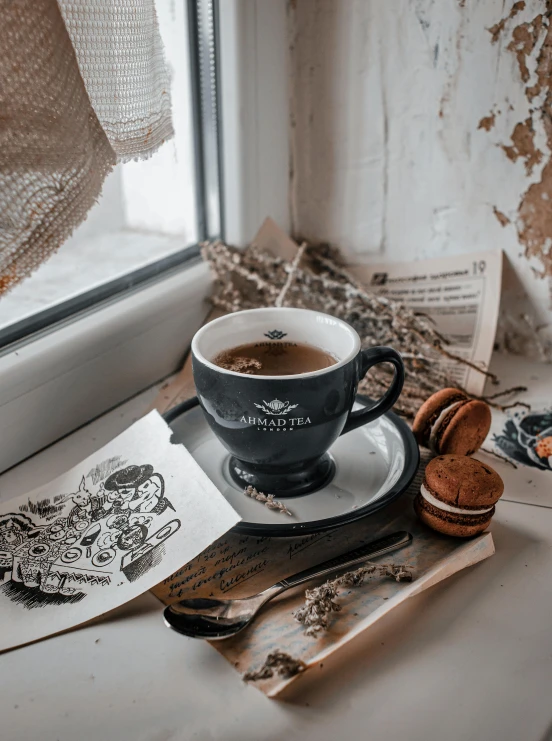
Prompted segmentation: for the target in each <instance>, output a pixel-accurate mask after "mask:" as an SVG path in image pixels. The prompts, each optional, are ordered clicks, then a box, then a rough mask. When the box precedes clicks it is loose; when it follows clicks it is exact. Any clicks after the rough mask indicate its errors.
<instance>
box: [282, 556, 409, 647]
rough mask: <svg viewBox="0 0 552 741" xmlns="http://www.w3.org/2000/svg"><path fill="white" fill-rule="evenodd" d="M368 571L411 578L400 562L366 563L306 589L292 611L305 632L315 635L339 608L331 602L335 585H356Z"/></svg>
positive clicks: (335, 591)
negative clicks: (302, 603)
mask: <svg viewBox="0 0 552 741" xmlns="http://www.w3.org/2000/svg"><path fill="white" fill-rule="evenodd" d="M372 574H378V575H380V576H389V577H391V578H392V579H395V581H412V572H411V571H410V570H409V569H408V568H407V567H406V566H404V564H398V565H397V564H385V563H384V564H378V563H368V564H366V565H365V566H361V567H360V568H359V569H356V570H355V571H348V572H347V573H346V574H342V575H341V576H338V577H337V578H335V579H330V580H329V581H327V582H325V583H324V584H322V585H321V586H319V587H315V588H314V589H307V590H306V591H305V604H304V605H303V607H300V608H299V609H298V610H297V611H296V612H295V613H294V616H295V619H296V620H297V621H298V622H299V623H301V624H302V625H304V626H305V635H308V636H316V635H317V634H318V633H320V632H321V631H323V630H327V629H328V627H329V624H330V614H331V613H332V612H339V611H340V610H341V605H340V604H339V603H338V602H335V599H336V597H337V596H338V595H339V587H359V586H361V584H363V583H364V580H365V579H366V577H367V576H371V575H372Z"/></svg>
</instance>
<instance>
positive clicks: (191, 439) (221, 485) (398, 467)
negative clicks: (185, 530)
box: [165, 396, 420, 537]
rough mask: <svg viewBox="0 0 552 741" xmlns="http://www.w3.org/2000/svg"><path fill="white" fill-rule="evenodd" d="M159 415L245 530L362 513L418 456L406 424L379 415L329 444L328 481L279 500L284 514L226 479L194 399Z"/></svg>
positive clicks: (305, 529)
mask: <svg viewBox="0 0 552 741" xmlns="http://www.w3.org/2000/svg"><path fill="white" fill-rule="evenodd" d="M368 401H369V400H367V402H368ZM369 403H371V402H369ZM365 405H366V403H365V402H364V399H363V398H362V397H360V396H359V397H357V403H356V404H355V409H361V408H362V406H365ZM165 419H166V420H167V421H168V422H169V424H170V426H171V428H172V429H173V430H174V435H173V438H172V441H173V442H175V443H183V444H184V445H185V446H186V448H187V449H188V450H189V451H190V453H191V454H192V455H193V457H194V458H195V460H196V461H197V462H198V463H199V465H200V466H201V467H202V468H203V470H204V471H205V473H206V474H207V475H208V476H209V478H210V479H211V480H212V481H213V483H214V484H215V486H217V488H218V489H219V490H220V491H221V492H222V494H223V495H224V496H225V497H226V499H227V500H228V501H229V502H230V504H231V505H232V507H233V508H234V509H235V510H236V511H237V512H238V514H240V515H241V517H242V521H241V522H240V523H239V524H238V525H237V526H236V527H235V528H234V529H235V530H236V531H238V532H242V533H247V534H249V535H266V536H271V537H274V536H295V535H300V534H303V533H311V532H318V531H320V530H328V529H330V528H334V527H338V526H340V525H344V524H345V523H348V522H352V521H354V520H358V519H360V518H362V517H366V516H368V515H370V514H372V513H373V512H376V511H377V510H378V509H381V507H384V506H385V505H387V504H389V503H390V502H392V501H394V500H395V499H396V498H397V497H398V496H400V495H401V494H402V492H404V490H405V489H406V488H407V487H408V485H409V484H410V482H411V481H412V479H413V477H414V474H415V473H416V470H417V468H418V465H419V461H420V455H419V451H418V445H417V444H416V441H415V440H414V436H413V435H412V432H411V431H410V429H409V427H408V426H407V425H406V424H405V422H404V421H403V420H402V419H400V417H398V416H397V415H395V414H392V413H388V414H384V415H383V416H382V417H379V419H377V420H375V421H374V422H371V423H370V424H367V425H364V426H363V427H359V428H358V429H356V430H353V431H351V432H348V433H347V434H346V435H343V436H342V437H340V438H338V440H336V442H335V443H334V445H333V446H332V447H331V448H330V454H331V455H332V457H333V459H334V461H335V465H336V472H335V476H334V478H333V480H332V481H331V482H330V483H329V484H328V485H327V486H325V487H324V488H323V489H320V490H319V491H315V492H312V493H311V494H303V495H302V496H297V497H286V498H285V499H283V500H282V501H283V502H284V503H285V505H286V507H287V508H288V509H289V510H290V511H291V512H292V513H293V516H292V517H290V516H289V515H286V514H282V513H280V512H277V511H272V510H269V509H268V508H267V507H265V506H264V505H263V504H262V503H261V502H258V501H256V500H254V499H250V498H249V497H247V496H245V494H244V493H243V489H240V488H238V486H237V485H236V484H235V483H234V482H233V481H232V479H231V477H230V473H229V470H228V460H229V457H230V456H229V453H228V452H227V450H226V449H225V448H224V447H223V445H222V443H220V442H219V441H218V439H217V438H216V437H215V435H214V434H213V432H212V431H211V428H210V427H209V425H208V424H207V422H206V420H205V417H204V416H203V412H202V410H201V408H200V407H199V405H198V402H197V399H190V400H189V401H187V402H184V403H183V404H180V405H179V406H178V407H175V409H172V410H170V412H168V413H167V414H166V415H165ZM276 499H278V495H277V494H276Z"/></svg>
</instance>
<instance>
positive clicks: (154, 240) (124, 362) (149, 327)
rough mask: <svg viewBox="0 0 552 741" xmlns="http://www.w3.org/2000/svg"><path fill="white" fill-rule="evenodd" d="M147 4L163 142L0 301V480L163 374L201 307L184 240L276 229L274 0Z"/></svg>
mask: <svg viewBox="0 0 552 741" xmlns="http://www.w3.org/2000/svg"><path fill="white" fill-rule="evenodd" d="M157 7H158V15H159V21H160V28H161V34H162V37H163V41H164V43H165V48H166V54H167V57H168V62H169V65H170V68H171V73H172V76H173V88H172V100H173V116H174V125H175V130H176V137H175V141H174V143H171V144H169V143H167V144H165V145H163V147H162V148H161V149H160V150H159V152H158V154H157V155H155V156H154V157H152V158H151V159H150V160H148V161H146V162H140V163H135V162H132V163H129V164H128V165H127V164H125V165H123V166H120V167H118V168H116V170H115V172H114V173H113V174H112V175H111V176H110V177H109V178H108V180H107V181H106V183H105V186H104V189H103V194H102V197H101V200H100V202H99V203H98V205H97V206H96V207H95V209H94V210H93V211H92V212H91V213H90V215H89V217H88V219H87V220H86V221H85V223H84V224H83V225H82V226H81V227H80V229H79V230H78V231H77V232H75V234H74V235H73V236H72V237H71V240H70V241H69V242H68V243H67V244H66V245H64V246H63V247H62V248H61V250H60V251H59V253H58V255H56V256H54V257H52V258H51V260H50V261H49V262H48V263H46V264H45V265H44V267H43V268H41V269H40V270H39V271H37V273H36V274H35V276H32V277H31V278H30V279H29V280H28V282H27V283H23V284H22V285H21V287H20V290H19V289H18V290H17V292H16V290H14V291H13V293H12V294H8V296H7V297H5V298H4V299H1V300H0V439H2V446H1V447H0V471H3V470H5V469H6V468H8V467H10V466H13V465H15V464H17V463H18V462H19V461H22V460H23V459H25V458H26V457H27V456H29V455H32V454H33V453H35V452H37V451H38V450H40V449H41V448H43V447H45V446H46V445H48V444H50V443H52V442H54V441H55V440H57V439H59V438H60V437H62V436H63V435H66V434H68V433H70V432H71V431H73V430H75V429H76V428H77V427H79V426H81V425H83V424H86V423H87V422H88V421H90V420H91V419H93V418H95V417H97V416H99V415H101V414H102V413H104V412H105V411H106V410H108V409H110V408H112V407H113V406H116V405H117V404H119V403H121V402H122V401H124V400H125V399H128V398H129V397H131V396H132V395H134V394H136V393H139V392H140V391H142V390H143V389H145V388H146V387H148V386H150V385H152V384H153V383H155V382H156V381H159V380H160V379H161V378H164V377H166V376H168V375H170V374H171V373H172V372H174V371H175V370H177V368H178V367H179V366H180V364H181V363H182V360H183V358H184V357H185V354H186V352H187V349H188V347H189V343H190V340H191V338H192V336H193V334H194V332H195V331H196V330H197V328H198V327H199V326H200V325H201V323H202V322H203V321H204V319H205V317H206V316H207V314H208V311H209V306H208V303H207V297H208V294H209V290H210V278H209V272H208V270H207V267H206V266H205V265H204V264H203V263H202V262H201V261H200V259H199V258H198V253H199V248H198V244H197V243H198V242H200V241H202V240H203V239H206V238H215V237H217V236H219V235H222V236H224V238H226V239H227V241H228V242H230V243H232V244H245V243H247V242H249V241H250V240H251V239H252V237H253V236H254V234H255V232H256V231H257V229H258V228H259V226H260V224H261V223H262V220H263V219H264V218H265V217H266V216H267V215H271V216H272V217H273V218H275V219H276V221H277V222H278V223H279V225H280V226H281V227H282V228H284V229H289V228H290V221H289V204H288V194H289V193H288V191H289V188H288V186H289V164H288V162H289V147H288V133H289V106H288V79H287V53H288V28H287V16H286V0H271V1H270V3H268V2H266V0H248V2H243V0H223V2H220V1H219V2H218V1H217V0H176V1H175V2H170V3H169V2H166V1H165V0H158V2H157ZM87 250H90V251H91V254H93V255H94V259H93V260H91V261H90V262H89V263H88V264H89V265H92V267H93V270H92V269H90V270H89V271H84V270H83V269H82V264H81V266H80V269H79V262H78V261H79V256H78V255H79V251H80V254H81V256H82V258H83V259H84V260H86V259H87ZM99 255H103V256H104V257H105V259H98V256H99ZM88 259H89V260H90V259H91V258H90V256H88ZM54 261H56V262H54ZM75 273H76V275H75ZM60 275H63V280H59V277H60ZM49 276H50V277H51V278H52V280H50V278H49ZM31 281H34V284H35V285H36V291H34V290H31V287H32V284H31ZM39 284H40V285H39ZM25 292H26V294H25ZM64 292H65V293H64ZM25 295H27V299H26V300H25V299H24V296H25ZM17 300H19V308H17V307H16V306H15V304H16V301H17ZM10 306H11V308H10ZM8 309H9V312H8ZM18 312H19V313H18Z"/></svg>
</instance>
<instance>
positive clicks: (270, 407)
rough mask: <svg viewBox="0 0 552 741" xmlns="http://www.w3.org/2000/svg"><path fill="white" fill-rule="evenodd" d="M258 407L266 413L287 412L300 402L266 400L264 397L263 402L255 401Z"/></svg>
mask: <svg viewBox="0 0 552 741" xmlns="http://www.w3.org/2000/svg"><path fill="white" fill-rule="evenodd" d="M255 406H256V407H257V409H262V410H263V412H264V413H265V414H287V413H288V412H291V410H292V409H295V407H296V406H298V404H290V403H289V401H280V399H273V400H272V401H265V400H264V399H263V403H262V404H257V403H255Z"/></svg>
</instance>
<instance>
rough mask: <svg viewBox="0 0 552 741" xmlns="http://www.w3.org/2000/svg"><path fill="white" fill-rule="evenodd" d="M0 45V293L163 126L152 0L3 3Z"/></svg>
mask: <svg viewBox="0 0 552 741" xmlns="http://www.w3.org/2000/svg"><path fill="white" fill-rule="evenodd" d="M0 49H1V50H2V54H0V295H1V294H2V293H5V292H6V291H8V290H9V289H10V288H11V287H12V286H14V285H15V284H16V283H18V282H19V281H20V280H22V279H23V278H24V277H26V276H27V275H29V274H30V273H31V272H32V271H33V270H34V269H35V268H36V267H38V265H40V263H41V262H43V261H44V260H45V259H46V258H47V257H49V256H50V255H51V254H52V253H53V252H55V250H56V249H57V248H58V247H59V246H60V245H61V244H62V243H63V242H64V240H65V239H67V237H68V236H69V235H70V234H71V232H72V231H73V230H74V229H75V227H76V226H78V225H79V224H80V223H81V222H82V221H83V219H84V218H85V217H86V214H87V213H88V211H89V209H90V208H91V206H92V205H93V204H94V203H95V201H96V200H97V198H98V196H99V194H100V191H101V188H102V184H103V181H104V179H105V177H106V175H107V174H108V173H109V172H110V170H111V169H112V168H113V166H114V165H115V164H116V163H117V162H124V161H127V160H129V159H134V158H140V157H147V156H149V155H150V154H152V153H153V152H154V151H155V150H156V149H157V148H158V147H159V146H160V145H161V144H162V143H163V142H164V141H166V140H167V139H169V138H170V137H171V136H172V134H173V129H172V122H171V114H170V93H169V78H168V74H167V71H166V68H165V64H164V60H163V50H162V44H161V38H160V35H159V28H158V24H157V17H156V13H155V6H154V0H75V1H74V2H70V1H69V0H59V2H56V0H4V2H3V3H2V20H1V23H0Z"/></svg>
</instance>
